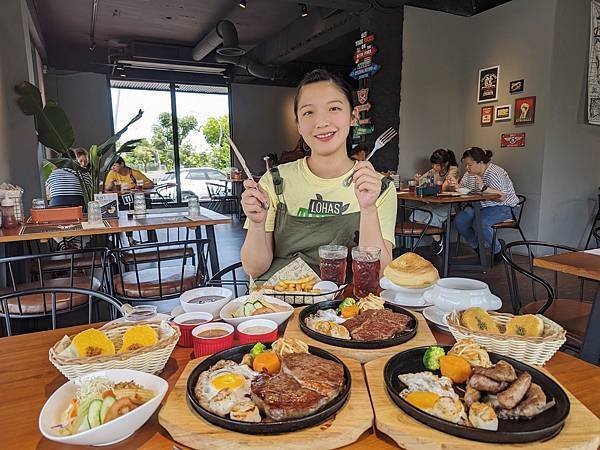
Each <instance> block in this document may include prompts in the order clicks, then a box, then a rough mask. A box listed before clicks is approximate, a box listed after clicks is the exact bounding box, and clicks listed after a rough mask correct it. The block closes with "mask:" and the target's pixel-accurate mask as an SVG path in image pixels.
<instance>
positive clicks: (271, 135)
mask: <svg viewBox="0 0 600 450" xmlns="http://www.w3.org/2000/svg"><path fill="white" fill-rule="evenodd" d="M295 92H296V90H295V89H293V88H286V87H275V86H257V85H247V84H232V85H231V89H230V91H229V93H230V94H229V95H230V96H231V112H230V113H231V118H232V119H231V120H232V135H233V139H234V141H235V143H236V144H237V146H238V148H239V149H240V151H241V152H242V154H243V155H244V158H245V160H246V162H247V163H248V167H249V168H250V170H251V171H252V172H253V174H256V175H258V174H262V173H264V171H265V164H264V161H263V159H262V158H263V156H264V155H266V154H267V153H276V154H278V155H280V154H281V153H283V152H286V151H289V150H292V149H293V148H294V147H295V146H296V143H297V142H298V138H299V137H300V135H299V134H298V128H297V126H296V120H295V117H294V94H295Z"/></svg>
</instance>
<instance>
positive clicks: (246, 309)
mask: <svg viewBox="0 0 600 450" xmlns="http://www.w3.org/2000/svg"><path fill="white" fill-rule="evenodd" d="M255 309H256V308H255V307H254V305H253V304H252V303H246V304H245V305H244V316H246V317H247V316H250V315H252V311H254V310H255Z"/></svg>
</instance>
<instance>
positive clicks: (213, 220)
mask: <svg viewBox="0 0 600 450" xmlns="http://www.w3.org/2000/svg"><path fill="white" fill-rule="evenodd" d="M230 223H231V218H230V217H227V216H224V215H223V214H219V213H217V212H215V211H212V210H210V209H207V208H200V214H199V215H197V216H193V217H192V216H190V215H189V214H188V210H187V208H155V209H148V210H146V213H145V214H134V213H132V212H131V211H119V214H118V218H117V217H115V218H110V219H105V220H103V221H102V222H100V223H98V224H95V225H91V224H88V223H87V222H65V223H56V222H55V223H33V222H32V221H31V220H30V219H28V220H27V221H26V222H25V223H23V224H21V225H19V226H18V227H17V228H12V229H5V228H1V229H0V247H5V246H6V245H8V244H10V243H19V242H25V241H31V240H48V239H54V238H65V237H73V236H98V235H116V234H119V233H122V232H128V231H150V230H161V229H167V228H184V227H185V228H191V229H194V230H195V233H196V238H197V239H201V238H202V228H203V227H204V228H205V230H206V238H207V239H208V240H209V241H210V242H209V244H208V254H209V259H210V264H211V271H212V273H213V274H215V273H217V272H218V271H219V269H220V267H219V254H218V251H217V240H216V236H215V228H214V227H215V225H220V224H230ZM1 250H2V251H3V254H6V252H5V250H6V249H5V248H2V249H1ZM2 251H0V253H2ZM0 256H2V255H1V254H0Z"/></svg>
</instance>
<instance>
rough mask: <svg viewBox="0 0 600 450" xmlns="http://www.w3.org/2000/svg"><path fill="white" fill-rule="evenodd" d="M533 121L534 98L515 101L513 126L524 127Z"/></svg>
mask: <svg viewBox="0 0 600 450" xmlns="http://www.w3.org/2000/svg"><path fill="white" fill-rule="evenodd" d="M534 121H535V96H532V97H522V98H518V99H516V100H515V120H514V124H515V125H524V124H529V123H533V122H534Z"/></svg>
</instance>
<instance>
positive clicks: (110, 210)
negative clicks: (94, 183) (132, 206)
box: [94, 193, 119, 219]
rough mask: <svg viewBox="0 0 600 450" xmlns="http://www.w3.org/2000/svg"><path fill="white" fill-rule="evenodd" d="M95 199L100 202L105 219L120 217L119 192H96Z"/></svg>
mask: <svg viewBox="0 0 600 450" xmlns="http://www.w3.org/2000/svg"><path fill="white" fill-rule="evenodd" d="M94 200H96V201H97V202H99V203H100V209H101V210H102V218H103V219H118V218H119V196H118V195H117V194H114V193H113V194H94Z"/></svg>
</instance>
